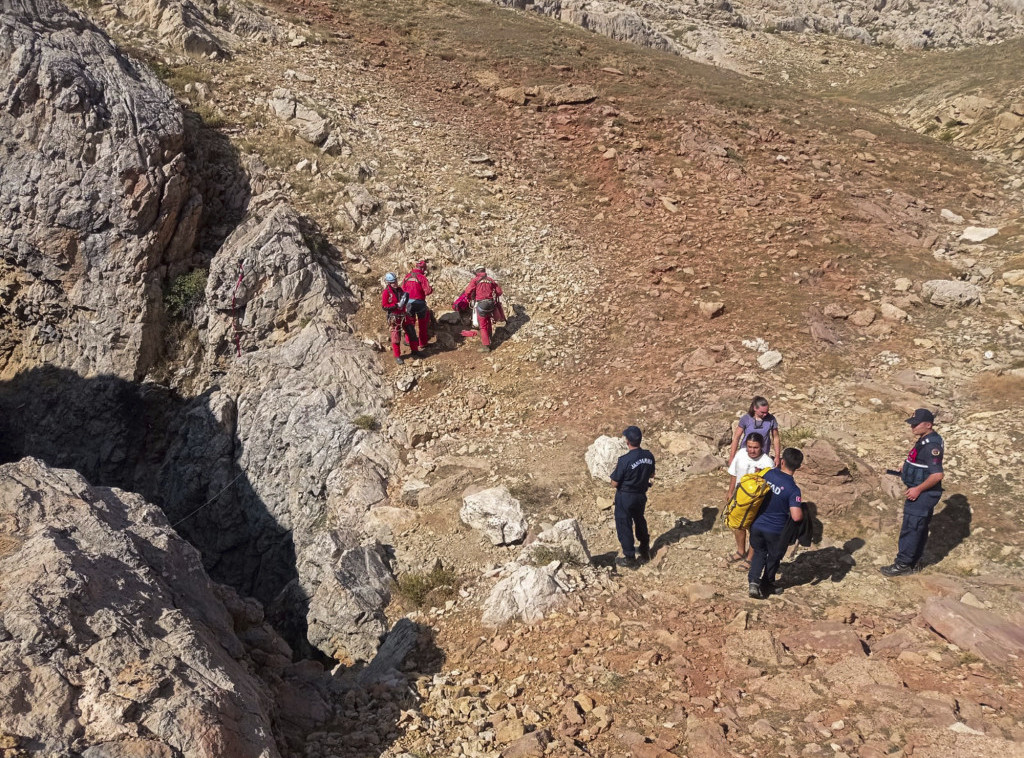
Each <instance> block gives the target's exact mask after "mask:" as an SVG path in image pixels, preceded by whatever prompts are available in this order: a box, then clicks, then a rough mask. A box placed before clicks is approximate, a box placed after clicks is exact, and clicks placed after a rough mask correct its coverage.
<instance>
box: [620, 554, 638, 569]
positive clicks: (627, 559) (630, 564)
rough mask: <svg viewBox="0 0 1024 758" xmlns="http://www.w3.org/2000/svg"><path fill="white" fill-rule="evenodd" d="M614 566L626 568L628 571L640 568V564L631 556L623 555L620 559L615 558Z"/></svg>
mask: <svg viewBox="0 0 1024 758" xmlns="http://www.w3.org/2000/svg"><path fill="white" fill-rule="evenodd" d="M615 565H616V566H621V567H622V568H627V569H629V570H630V571H634V570H636V569H638V568H640V564H639V563H638V562H637V560H636V558H635V557H634V556H632V555H624V556H622V557H621V558H616V559H615Z"/></svg>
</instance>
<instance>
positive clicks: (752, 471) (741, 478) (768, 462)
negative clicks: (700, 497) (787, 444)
mask: <svg viewBox="0 0 1024 758" xmlns="http://www.w3.org/2000/svg"><path fill="white" fill-rule="evenodd" d="M771 468H773V463H772V459H771V457H769V456H768V455H767V454H766V453H765V452H764V437H762V436H761V434H760V433H759V432H751V433H750V434H748V435H747V439H746V440H745V442H744V446H743V447H742V448H740V450H739V452H737V453H736V455H735V457H733V459H732V462H731V463H730V464H729V491H728V492H727V493H726V497H725V502H726V513H725V515H726V523H727V524H728V526H729V528H730V529H732V534H733V537H734V538H735V539H736V552H735V553H732V554H731V555H730V556H729V558H728V559H727V560H728V561H729V563H731V564H734V563H739V562H742V568H746V569H749V568H750V559H751V558H752V557H753V556H754V550H753V548H749V549H748V548H747V530H748V529H749V528H750V524H751V522H753V520H754V518H755V517H756V516H757V507H756V506H755V504H754V502H753V501H754V500H755V499H756V498H757V496H758V495H759V494H761V495H763V491H762V492H758V489H759V488H760V486H761V480H760V476H763V473H761V472H765V471H766V470H769V469H771ZM759 474H760V476H757V478H755V477H754V476H750V475H755V476H756V475H759ZM737 486H739V487H742V488H743V489H742V490H741V491H739V492H737V489H736V488H737ZM757 505H759V503H758V504H757ZM751 511H753V512H751Z"/></svg>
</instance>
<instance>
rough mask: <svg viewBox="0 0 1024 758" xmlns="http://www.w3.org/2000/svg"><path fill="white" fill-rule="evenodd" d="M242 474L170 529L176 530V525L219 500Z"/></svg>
mask: <svg viewBox="0 0 1024 758" xmlns="http://www.w3.org/2000/svg"><path fill="white" fill-rule="evenodd" d="M244 474H245V472H244V471H242V472H239V474H238V475H237V476H236V477H235V478H234V479H232V480H231V481H230V482H228V483H227V484H225V485H224V487H223V488H222V489H221V490H220V492H218V493H217V494H216V495H214V496H213V497H211V498H210V499H209V500H207V501H206V502H205V503H203V504H202V505H200V506H199V507H198V508H196V509H195V510H194V511H192V512H191V513H189V514H188V515H186V516H182V517H181V518H180V519H178V520H177V521H175V522H174V523H173V524H171V528H172V529H176V528H177V526H178V524H180V523H182V522H183V521H187V520H188V519H190V518H192V517H193V516H195V515H196V514H197V513H199V511H201V510H203V508H205V507H206V506H208V505H209V504H210V503H212V502H213V501H214V500H216V499H217V498H219V497H220V496H221V495H223V494H224V493H225V492H227V491H228V487H230V486H231V485H232V484H234V483H235V482H237V481H238V480H239V479H241V478H242V476H243V475H244Z"/></svg>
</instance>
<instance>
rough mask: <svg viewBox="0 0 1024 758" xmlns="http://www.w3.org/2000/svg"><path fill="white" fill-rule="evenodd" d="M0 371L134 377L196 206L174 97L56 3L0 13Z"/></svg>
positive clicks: (20, 4)
mask: <svg viewBox="0 0 1024 758" xmlns="http://www.w3.org/2000/svg"><path fill="white" fill-rule="evenodd" d="M0 82H2V87H3V90H4V92H5V93H6V97H5V102H6V106H5V107H4V108H3V110H2V111H0V132H2V133H3V134H4V135H6V136H5V143H4V144H5V149H4V152H3V156H2V157H0V177H2V179H0V250H2V251H3V252H2V257H0V300H2V302H3V305H4V306H5V307H4V309H3V311H4V316H3V326H4V327H5V330H6V334H5V335H4V337H3V339H2V342H0V366H5V367H6V366H13V367H15V368H16V367H17V365H18V364H20V363H25V364H29V365H31V364H35V363H43V362H46V363H50V364H54V365H58V366H62V367H67V368H70V369H73V370H74V371H76V372H77V373H79V374H82V375H90V374H97V373H112V374H115V375H117V376H122V377H125V378H127V379H138V378H141V377H142V376H143V375H144V374H145V372H146V370H147V369H148V368H150V367H151V366H152V364H153V362H154V361H155V360H156V358H157V356H158V353H159V347H160V344H161V340H160V339H159V334H160V330H161V328H162V310H163V300H162V297H161V284H162V281H163V279H164V277H165V276H166V275H167V272H168V270H170V269H175V268H182V267H185V266H186V265H187V262H188V260H189V259H190V256H191V255H192V252H193V246H194V242H195V237H196V231H197V225H198V223H199V219H200V216H201V209H202V198H201V197H200V196H199V195H198V194H197V193H195V192H194V191H193V189H192V188H191V185H190V176H189V171H188V166H187V160H186V157H185V155H184V154H183V153H182V150H183V147H184V135H185V129H184V125H183V116H182V112H181V109H180V107H178V105H177V104H176V103H175V102H174V99H173V97H172V95H171V93H170V91H169V90H168V89H167V88H166V87H165V86H164V85H163V84H162V83H161V82H160V81H159V80H158V79H157V78H156V76H155V75H154V74H153V73H152V72H151V71H150V70H149V69H148V68H147V67H145V66H144V65H142V64H140V63H138V62H136V61H134V60H132V59H130V58H128V57H127V56H125V55H124V54H122V53H121V52H119V51H118V50H117V49H116V48H115V47H114V46H113V44H112V43H111V42H110V40H109V39H108V38H107V37H106V36H105V35H104V34H103V33H102V32H101V31H100V30H99V29H97V28H96V27H94V26H93V25H92V24H91V23H89V22H88V21H86V20H85V19H84V18H83V17H82V16H80V15H79V14H77V13H75V12H73V11H71V10H68V9H67V8H66V7H65V6H63V5H61V4H60V3H59V2H56V0H11V2H6V3H4V4H3V6H2V14H0Z"/></svg>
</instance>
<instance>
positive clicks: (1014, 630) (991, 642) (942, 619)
mask: <svg viewBox="0 0 1024 758" xmlns="http://www.w3.org/2000/svg"><path fill="white" fill-rule="evenodd" d="M921 618H922V619H923V620H924V622H925V623H926V624H928V626H930V627H931V628H932V629H934V630H935V631H936V632H938V633H939V634H940V635H942V636H943V637H945V638H946V639H947V640H949V641H950V642H952V643H953V644H954V645H956V646H958V647H961V648H964V649H966V650H970V651H971V652H973V653H976V654H978V655H980V656H981V657H982V658H985V659H986V660H988V661H990V662H992V663H998V664H1007V663H1011V662H1018V663H1019V662H1020V661H1021V660H1024V626H1021V625H1020V624H1014V623H1011V622H1010V621H1007V620H1006V619H1004V618H1003V617H1002V616H998V615H996V614H995V613H992V612H991V611H987V610H984V609H983V608H973V607H971V606H969V605H965V604H964V603H961V602H959V601H957V600H954V599H952V598H948V597H941V598H930V599H929V600H928V601H926V602H925V604H924V606H923V607H922V608H921Z"/></svg>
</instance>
